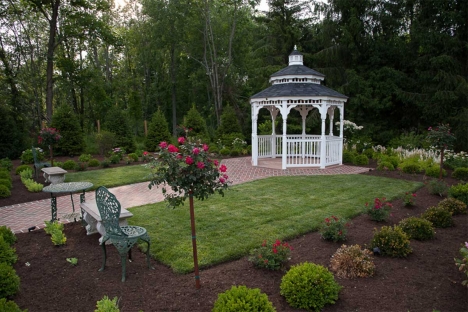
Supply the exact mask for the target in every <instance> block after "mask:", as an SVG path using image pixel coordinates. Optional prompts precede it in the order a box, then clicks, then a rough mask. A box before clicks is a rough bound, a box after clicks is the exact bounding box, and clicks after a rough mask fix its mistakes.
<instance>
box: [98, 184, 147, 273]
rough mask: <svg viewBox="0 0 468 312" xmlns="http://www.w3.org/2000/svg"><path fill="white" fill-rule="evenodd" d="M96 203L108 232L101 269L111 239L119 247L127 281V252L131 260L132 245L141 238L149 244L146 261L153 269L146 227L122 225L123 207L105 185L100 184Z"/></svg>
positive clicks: (102, 269)
mask: <svg viewBox="0 0 468 312" xmlns="http://www.w3.org/2000/svg"><path fill="white" fill-rule="evenodd" d="M96 204H97V207H98V210H99V214H100V216H101V223H102V225H103V226H104V229H105V231H106V233H105V234H104V236H103V237H102V242H101V246H102V251H103V253H104V260H103V262H102V267H101V268H100V269H99V271H104V268H105V266H106V260H107V252H106V241H107V240H111V242H112V244H113V245H114V246H115V247H116V248H117V250H118V252H119V255H120V258H121V262H122V282H125V273H126V263H127V254H128V258H129V260H130V261H131V259H132V247H133V245H134V244H135V243H136V242H137V241H138V239H141V240H143V241H145V242H146V243H147V244H148V248H147V250H146V262H147V263H148V268H150V269H151V264H150V255H149V252H150V237H149V235H148V233H147V232H146V229H145V228H143V227H141V226H131V225H126V226H120V225H119V219H120V214H121V210H122V207H121V206H120V202H119V201H118V200H117V198H116V197H115V196H114V194H112V193H111V192H109V190H107V188H105V187H104V186H100V187H99V188H98V189H97V190H96Z"/></svg>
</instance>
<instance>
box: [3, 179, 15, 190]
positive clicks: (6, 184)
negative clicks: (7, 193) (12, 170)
mask: <svg viewBox="0 0 468 312" xmlns="http://www.w3.org/2000/svg"><path fill="white" fill-rule="evenodd" d="M0 185H5V186H6V187H8V189H10V190H11V188H12V187H13V183H11V180H10V179H0Z"/></svg>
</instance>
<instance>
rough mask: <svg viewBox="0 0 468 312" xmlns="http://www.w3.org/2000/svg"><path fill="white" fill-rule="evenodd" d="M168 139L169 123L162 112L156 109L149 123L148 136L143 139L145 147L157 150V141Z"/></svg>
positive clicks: (169, 134) (169, 137)
mask: <svg viewBox="0 0 468 312" xmlns="http://www.w3.org/2000/svg"><path fill="white" fill-rule="evenodd" d="M170 140H171V133H170V132H169V125H168V123H167V120H166V118H164V115H163V113H162V112H161V111H160V110H159V109H158V110H157V111H156V112H155V113H154V114H153V117H152V118H151V122H150V124H149V129H148V136H147V137H146V140H145V145H146V149H147V150H149V151H152V152H154V151H156V150H157V148H158V144H159V142H163V141H164V142H168V141H170Z"/></svg>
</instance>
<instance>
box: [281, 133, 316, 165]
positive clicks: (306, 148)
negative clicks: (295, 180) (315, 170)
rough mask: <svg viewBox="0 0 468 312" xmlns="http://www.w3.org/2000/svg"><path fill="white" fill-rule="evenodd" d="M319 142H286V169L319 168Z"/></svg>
mask: <svg viewBox="0 0 468 312" xmlns="http://www.w3.org/2000/svg"><path fill="white" fill-rule="evenodd" d="M320 145H321V142H320V140H302V139H301V140H286V148H287V154H286V155H287V156H286V167H319V166H320Z"/></svg>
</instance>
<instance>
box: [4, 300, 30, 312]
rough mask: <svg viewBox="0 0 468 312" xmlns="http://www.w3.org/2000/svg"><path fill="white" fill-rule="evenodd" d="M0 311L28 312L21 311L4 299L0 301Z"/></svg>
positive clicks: (14, 304)
mask: <svg viewBox="0 0 468 312" xmlns="http://www.w3.org/2000/svg"><path fill="white" fill-rule="evenodd" d="M0 311H2V312H27V311H28V310H24V311H23V310H21V309H20V308H19V307H18V305H17V304H16V303H15V302H14V301H11V300H7V299H6V298H1V299H0Z"/></svg>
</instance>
